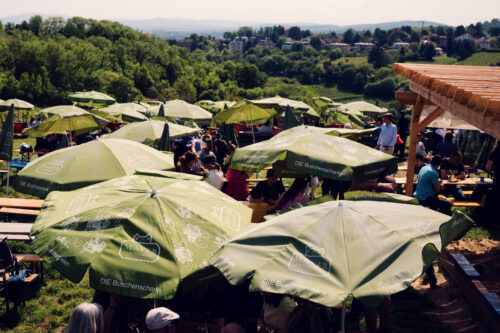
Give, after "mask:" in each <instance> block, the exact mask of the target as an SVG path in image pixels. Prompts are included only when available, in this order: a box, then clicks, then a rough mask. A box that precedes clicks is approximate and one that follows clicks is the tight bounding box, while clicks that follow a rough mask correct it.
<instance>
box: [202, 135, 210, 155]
mask: <svg viewBox="0 0 500 333" xmlns="http://www.w3.org/2000/svg"><path fill="white" fill-rule="evenodd" d="M201 141H202V149H203V150H208V151H212V137H211V136H210V134H208V133H205V134H203V136H202V137H201Z"/></svg>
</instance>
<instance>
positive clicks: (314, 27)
mask: <svg viewBox="0 0 500 333" xmlns="http://www.w3.org/2000/svg"><path fill="white" fill-rule="evenodd" d="M34 15H36V14H29V13H27V14H20V15H15V16H10V17H3V18H0V21H2V22H3V23H6V22H13V23H16V24H18V23H21V22H22V21H23V20H25V21H28V20H29V19H30V17H32V16H34ZM49 16H62V17H64V18H68V16H64V15H56V14H54V15H49V14H42V17H43V18H44V19H45V18H47V17H49ZM116 21H118V22H120V23H122V24H124V25H127V26H129V27H131V28H133V29H137V30H140V31H143V32H149V33H153V34H155V35H158V36H160V37H164V38H182V37H184V36H189V35H190V34H192V33H196V34H199V35H212V36H222V34H223V33H224V32H226V31H235V30H238V28H240V27H243V26H249V27H252V28H254V29H258V28H260V27H264V26H273V25H278V24H281V25H283V26H285V27H292V26H299V27H300V28H301V29H303V30H305V29H309V30H311V32H313V33H320V32H330V31H335V32H337V33H343V32H345V31H346V30H347V29H350V28H352V29H354V30H374V29H375V28H380V29H383V30H388V29H393V28H399V27H401V26H404V25H408V26H410V27H412V28H416V27H421V26H422V25H424V26H429V25H434V26H439V25H445V24H442V23H437V22H430V21H397V22H383V23H370V24H354V25H343V26H339V25H335V24H331V25H329V24H315V23H305V22H296V23H280V22H273V23H265V22H263V23H260V22H255V21H253V22H252V21H248V22H242V21H227V20H192V19H180V18H155V19H144V20H135V19H119V20H116Z"/></svg>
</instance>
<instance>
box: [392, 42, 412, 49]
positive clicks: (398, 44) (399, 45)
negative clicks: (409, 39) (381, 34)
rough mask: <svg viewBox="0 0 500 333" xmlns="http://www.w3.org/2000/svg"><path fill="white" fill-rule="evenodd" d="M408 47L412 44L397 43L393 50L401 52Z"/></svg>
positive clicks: (393, 45) (393, 44)
mask: <svg viewBox="0 0 500 333" xmlns="http://www.w3.org/2000/svg"><path fill="white" fill-rule="evenodd" d="M408 46H410V43H405V42H397V43H392V46H391V49H395V50H399V49H402V48H404V47H408Z"/></svg>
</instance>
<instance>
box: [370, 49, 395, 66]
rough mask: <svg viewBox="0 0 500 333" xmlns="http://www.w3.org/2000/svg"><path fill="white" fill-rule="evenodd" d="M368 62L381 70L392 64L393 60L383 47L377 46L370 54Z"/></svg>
mask: <svg viewBox="0 0 500 333" xmlns="http://www.w3.org/2000/svg"><path fill="white" fill-rule="evenodd" d="M368 62H369V63H370V64H373V67H374V68H380V67H384V66H387V65H388V64H390V62H391V59H390V58H389V55H388V54H387V53H386V52H385V51H384V49H382V48H381V47H378V46H375V47H374V48H373V49H371V51H370V53H368Z"/></svg>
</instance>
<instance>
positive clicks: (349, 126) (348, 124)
mask: <svg viewBox="0 0 500 333" xmlns="http://www.w3.org/2000/svg"><path fill="white" fill-rule="evenodd" d="M344 128H352V125H351V123H345V125H344Z"/></svg>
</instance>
